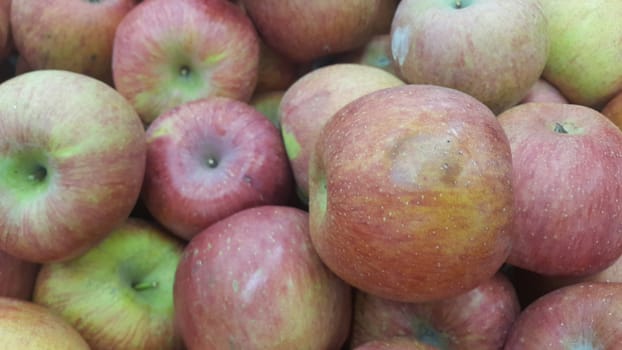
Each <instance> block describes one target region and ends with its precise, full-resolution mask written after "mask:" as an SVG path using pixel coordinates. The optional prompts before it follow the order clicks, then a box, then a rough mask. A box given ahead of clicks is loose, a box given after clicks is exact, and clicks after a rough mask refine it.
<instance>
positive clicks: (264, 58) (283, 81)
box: [253, 40, 303, 94]
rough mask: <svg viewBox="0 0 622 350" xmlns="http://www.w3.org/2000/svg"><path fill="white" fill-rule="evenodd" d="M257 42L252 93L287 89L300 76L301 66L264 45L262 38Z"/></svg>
mask: <svg viewBox="0 0 622 350" xmlns="http://www.w3.org/2000/svg"><path fill="white" fill-rule="evenodd" d="M259 44H260V45H259V47H260V51H259V66H258V68H257V69H258V72H257V84H256V85H255V90H254V92H253V94H261V93H267V92H272V91H280V90H285V89H287V88H288V87H289V86H290V85H292V84H293V83H294V82H295V81H296V80H297V79H298V78H299V77H300V75H301V72H302V70H303V67H302V66H301V65H299V64H297V63H296V62H293V61H292V60H291V59H289V58H288V57H286V56H284V55H283V54H281V53H279V52H277V51H276V50H274V49H273V48H272V47H270V46H268V45H266V43H265V42H264V40H260V41H259Z"/></svg>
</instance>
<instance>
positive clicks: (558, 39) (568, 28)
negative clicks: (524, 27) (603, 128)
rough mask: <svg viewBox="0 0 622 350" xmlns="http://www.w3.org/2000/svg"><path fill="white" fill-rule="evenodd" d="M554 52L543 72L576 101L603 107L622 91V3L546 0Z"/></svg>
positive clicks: (549, 56)
mask: <svg viewBox="0 0 622 350" xmlns="http://www.w3.org/2000/svg"><path fill="white" fill-rule="evenodd" d="M541 3H542V9H543V11H544V14H545V15H546V17H547V23H548V37H549V38H550V52H549V55H548V59H547V62H546V67H545V68H544V71H543V73H542V76H543V77H544V78H545V79H546V80H548V81H549V82H551V83H552V84H553V85H554V86H555V87H557V89H559V91H561V93H562V94H563V95H564V96H565V97H566V98H567V99H568V100H569V101H570V102H571V103H573V104H580V105H585V106H589V107H593V108H597V109H599V108H602V106H603V105H604V104H606V103H607V101H609V100H610V99H611V98H613V96H614V95H615V94H616V93H618V92H620V91H621V90H622V79H621V78H622V65H620V64H619V62H620V56H621V55H622V46H620V45H615V44H614V45H612V43H617V42H620V41H621V40H622V23H620V21H619V18H620V16H622V2H620V1H607V0H598V1H580V0H574V1H566V0H542V1H541Z"/></svg>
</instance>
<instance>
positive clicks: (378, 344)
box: [354, 337, 439, 350]
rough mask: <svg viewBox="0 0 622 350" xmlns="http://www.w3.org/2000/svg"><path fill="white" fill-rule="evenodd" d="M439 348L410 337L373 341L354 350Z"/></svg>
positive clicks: (425, 349) (423, 349) (420, 349)
mask: <svg viewBox="0 0 622 350" xmlns="http://www.w3.org/2000/svg"><path fill="white" fill-rule="evenodd" d="M438 349H439V348H437V347H435V346H432V345H429V344H425V343H422V342H419V341H417V340H415V339H413V338H409V337H394V338H391V339H386V340H371V341H368V342H367V343H365V344H361V345H359V346H357V347H356V348H354V350H438Z"/></svg>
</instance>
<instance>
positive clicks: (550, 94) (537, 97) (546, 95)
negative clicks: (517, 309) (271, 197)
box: [519, 79, 568, 103]
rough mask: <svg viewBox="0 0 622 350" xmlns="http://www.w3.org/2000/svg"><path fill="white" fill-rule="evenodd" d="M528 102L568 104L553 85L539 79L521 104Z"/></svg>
mask: <svg viewBox="0 0 622 350" xmlns="http://www.w3.org/2000/svg"><path fill="white" fill-rule="evenodd" d="M528 102H557V103H568V100H567V99H566V98H565V97H564V95H562V93H561V92H559V90H557V88H556V87H555V86H553V85H551V83H549V82H547V81H546V80H544V79H538V81H536V82H535V84H533V86H532V87H531V89H530V90H529V92H528V93H527V95H526V96H525V97H523V99H522V100H521V101H520V102H519V103H528Z"/></svg>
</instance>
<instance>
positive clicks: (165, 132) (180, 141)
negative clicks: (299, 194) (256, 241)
mask: <svg viewBox="0 0 622 350" xmlns="http://www.w3.org/2000/svg"><path fill="white" fill-rule="evenodd" d="M293 183H294V181H293V176H292V174H291V169H290V167H289V162H288V161H287V155H286V153H285V147H284V146H283V141H282V139H281V136H280V134H279V131H278V129H277V128H276V127H275V126H274V125H273V124H272V122H270V121H269V120H268V119H267V118H266V117H265V116H264V115H263V114H261V113H260V112H259V111H257V110H256V109H254V108H253V107H252V106H250V105H248V104H247V103H245V102H242V101H238V100H234V99H231V98H227V97H207V98H204V99H200V100H196V101H191V102H186V103H184V104H182V105H180V106H177V107H175V108H173V109H171V110H169V111H167V112H165V113H164V114H162V115H160V116H159V117H158V118H157V119H156V120H155V121H154V122H153V123H152V124H151V125H149V127H148V129H147V166H146V169H145V180H144V186H143V190H142V199H143V200H144V203H145V206H146V207H147V209H148V210H149V212H150V213H151V215H153V217H154V218H155V219H156V220H157V221H158V222H160V223H161V224H162V225H163V226H164V227H166V228H168V229H169V230H170V231H171V232H172V233H174V234H175V235H177V236H179V237H182V238H184V239H186V240H190V239H191V238H192V237H193V236H194V235H196V234H197V233H199V232H200V231H202V230H203V229H205V228H206V227H208V226H209V225H211V224H213V223H215V222H216V221H218V220H220V219H223V218H225V217H226V216H229V215H231V214H233V213H235V212H237V211H239V210H241V209H245V208H248V207H253V206H258V205H264V204H285V203H287V202H288V200H289V199H290V198H291V197H292V195H291V194H292V193H293Z"/></svg>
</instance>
